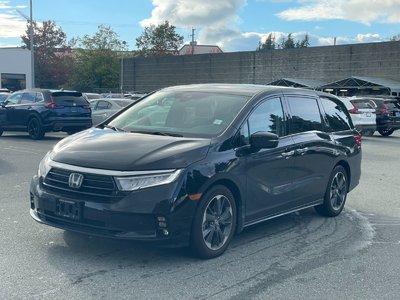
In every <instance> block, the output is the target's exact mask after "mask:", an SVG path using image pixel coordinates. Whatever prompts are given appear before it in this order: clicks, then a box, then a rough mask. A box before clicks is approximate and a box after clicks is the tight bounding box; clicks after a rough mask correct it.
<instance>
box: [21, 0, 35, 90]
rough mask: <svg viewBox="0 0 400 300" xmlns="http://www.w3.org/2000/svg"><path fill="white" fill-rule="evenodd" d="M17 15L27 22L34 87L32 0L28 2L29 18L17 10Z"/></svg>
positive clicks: (33, 85)
mask: <svg viewBox="0 0 400 300" xmlns="http://www.w3.org/2000/svg"><path fill="white" fill-rule="evenodd" d="M17 13H19V14H20V15H21V16H22V17H23V18H24V19H25V20H26V21H27V22H29V48H30V50H31V84H32V88H34V87H35V50H34V47H33V18H32V0H29V15H30V16H29V18H28V17H27V16H26V15H25V14H24V13H23V12H22V11H20V10H19V9H17Z"/></svg>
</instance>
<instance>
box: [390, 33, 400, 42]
mask: <svg viewBox="0 0 400 300" xmlns="http://www.w3.org/2000/svg"><path fill="white" fill-rule="evenodd" d="M390 41H391V42H396V41H400V34H396V35H394V36H392V37H391V38H390Z"/></svg>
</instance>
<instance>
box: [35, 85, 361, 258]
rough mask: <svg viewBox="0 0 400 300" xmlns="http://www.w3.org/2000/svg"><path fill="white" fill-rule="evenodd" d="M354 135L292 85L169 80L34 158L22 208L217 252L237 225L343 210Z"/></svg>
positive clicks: (356, 158) (65, 222)
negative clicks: (297, 213) (173, 82)
mask: <svg viewBox="0 0 400 300" xmlns="http://www.w3.org/2000/svg"><path fill="white" fill-rule="evenodd" d="M360 164H361V136H360V135H359V133H358V132H357V131H356V130H355V129H354V127H353V125H352V123H351V119H350V116H349V114H348V112H347V109H346V108H345V107H344V105H343V104H342V103H341V102H340V100H339V99H338V98H336V97H335V96H332V95H329V94H325V93H320V92H315V91H309V90H302V89H295V88H282V87H272V86H258V85H233V84H204V85H188V86H178V87H170V88H165V89H162V90H160V91H157V92H155V93H153V94H151V95H149V96H147V97H146V98H143V99H142V100H141V101H140V102H138V103H136V104H135V105H133V106H129V107H127V108H124V109H123V110H122V111H120V112H118V113H117V114H115V115H113V116H112V117H111V118H110V119H108V120H107V121H105V122H104V123H101V124H100V125H99V126H98V127H97V128H91V129H88V130H86V131H83V132H81V133H78V134H76V135H74V136H70V137H67V138H65V139H64V140H62V141H60V142H59V143H58V144H57V145H56V146H55V147H54V148H53V149H52V150H51V151H50V152H49V153H48V154H47V155H46V156H45V157H44V158H43V160H42V162H41V163H40V166H39V171H38V175H36V176H34V177H33V179H32V183H31V189H30V205H31V209H30V213H31V216H32V217H33V218H34V219H35V220H36V221H38V222H41V223H44V224H47V225H51V226H54V227H59V228H62V229H65V230H71V231H77V232H82V233H86V234H90V235H100V236H107V237H115V238H122V239H134V240H157V241H167V242H169V243H171V242H173V243H177V242H182V241H183V242H185V243H186V242H189V244H190V246H191V248H192V250H193V251H194V253H195V254H196V255H198V256H199V257H202V258H211V257H215V256H218V255H220V254H222V253H223V252H224V251H225V249H226V248H227V247H228V245H229V242H230V241H231V239H232V236H233V235H234V233H239V232H240V231H242V230H243V229H244V228H245V227H248V226H250V225H253V224H256V223H259V222H262V221H265V220H268V219H271V218H274V217H277V216H280V215H283V214H287V213H291V212H294V211H298V210H301V209H305V208H308V207H315V208H316V210H317V212H319V213H321V214H322V215H324V216H328V217H334V216H337V215H339V214H340V212H341V211H342V209H343V207H344V204H345V201H346V195H347V193H348V192H349V191H351V190H352V189H353V188H354V187H355V186H356V185H357V184H358V183H359V179H360V173H361V169H360Z"/></svg>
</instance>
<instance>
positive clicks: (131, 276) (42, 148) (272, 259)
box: [0, 131, 400, 299]
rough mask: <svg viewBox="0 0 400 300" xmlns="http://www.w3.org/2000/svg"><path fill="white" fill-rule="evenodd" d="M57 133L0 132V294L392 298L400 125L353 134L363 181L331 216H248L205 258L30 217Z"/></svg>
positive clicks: (398, 254) (396, 284)
mask: <svg viewBox="0 0 400 300" xmlns="http://www.w3.org/2000/svg"><path fill="white" fill-rule="evenodd" d="M65 136H66V135H64V134H48V135H46V137H45V139H44V140H42V141H32V140H30V139H29V137H28V136H27V135H26V134H24V133H20V134H14V133H13V134H11V133H5V134H4V135H3V136H2V137H0V204H1V205H0V298H1V299H27V298H29V299H399V294H400V280H399V279H400V276H399V274H400V272H399V271H400V251H399V250H400V231H399V228H400V188H399V184H398V183H399V170H400V151H399V150H400V131H398V132H395V134H393V135H392V136H390V137H387V138H383V137H380V136H379V135H377V134H375V135H374V136H373V137H368V138H364V139H363V162H362V178H361V182H360V185H359V186H358V187H357V188H356V189H355V190H354V191H352V192H351V193H350V194H349V196H348V199H347V204H346V208H345V210H344V212H343V213H342V214H341V215H340V216H338V217H337V218H323V217H321V216H319V215H317V214H316V213H315V212H314V210H313V209H307V210H304V211H302V212H299V213H293V214H290V215H287V216H283V217H280V218H276V219H273V220H270V221H267V222H265V223H262V224H258V225H256V226H253V227H251V228H247V229H246V230H245V231H244V232H243V233H241V234H240V235H238V236H236V237H235V238H234V239H233V241H232V243H231V246H230V247H229V248H228V250H227V252H226V253H225V254H224V255H222V256H221V257H218V258H216V259H212V260H199V259H196V258H193V257H192V256H191V254H190V252H189V250H188V249H186V248H177V249H174V248H173V249H170V248H161V247H157V246H155V245H153V244H142V243H137V242H130V241H120V240H111V239H102V238H95V237H90V236H85V235H80V234H74V233H70V232H65V231H63V230H59V229H55V228H52V227H48V226H45V225H41V224H38V223H36V222H35V221H33V220H32V219H31V217H30V216H29V185H30V180H31V178H32V176H33V175H34V174H35V173H36V172H37V167H38V165H39V162H40V160H41V158H42V157H43V156H44V155H45V153H46V152H47V151H48V150H49V149H51V147H52V146H53V145H54V144H55V143H56V142H58V141H59V140H60V139H61V138H63V137H65Z"/></svg>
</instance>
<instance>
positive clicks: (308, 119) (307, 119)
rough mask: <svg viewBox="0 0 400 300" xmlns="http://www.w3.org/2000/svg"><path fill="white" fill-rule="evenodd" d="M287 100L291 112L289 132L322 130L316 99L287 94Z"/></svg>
mask: <svg viewBox="0 0 400 300" xmlns="http://www.w3.org/2000/svg"><path fill="white" fill-rule="evenodd" d="M287 101H288V103H289V107H290V111H291V114H292V121H291V124H290V133H291V134H293V133H299V132H306V131H312V130H317V131H323V130H324V125H323V123H322V118H321V113H320V110H319V107H318V103H317V99H314V98H302V97H295V96H289V97H287Z"/></svg>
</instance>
